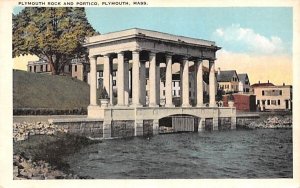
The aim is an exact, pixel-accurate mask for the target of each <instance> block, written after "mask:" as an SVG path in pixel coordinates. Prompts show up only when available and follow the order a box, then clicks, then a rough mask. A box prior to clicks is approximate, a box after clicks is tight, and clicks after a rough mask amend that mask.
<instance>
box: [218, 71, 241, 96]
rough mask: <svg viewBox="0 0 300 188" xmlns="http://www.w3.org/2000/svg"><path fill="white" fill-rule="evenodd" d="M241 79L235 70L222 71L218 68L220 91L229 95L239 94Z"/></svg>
mask: <svg viewBox="0 0 300 188" xmlns="http://www.w3.org/2000/svg"><path fill="white" fill-rule="evenodd" d="M239 81H240V80H239V77H238V74H237V73H236V71H235V70H226V71H221V70H220V68H218V72H217V82H218V84H219V86H218V89H219V90H223V91H224V93H225V94H227V93H237V92H238V91H239Z"/></svg>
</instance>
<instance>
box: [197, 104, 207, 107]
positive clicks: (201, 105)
mask: <svg viewBox="0 0 300 188" xmlns="http://www.w3.org/2000/svg"><path fill="white" fill-rule="evenodd" d="M196 107H205V105H204V104H196Z"/></svg>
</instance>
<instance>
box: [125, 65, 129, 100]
mask: <svg viewBox="0 0 300 188" xmlns="http://www.w3.org/2000/svg"><path fill="white" fill-rule="evenodd" d="M128 104H129V61H128V60H125V61H124V105H125V106H128Z"/></svg>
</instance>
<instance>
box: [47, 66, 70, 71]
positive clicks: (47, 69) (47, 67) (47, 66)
mask: <svg viewBox="0 0 300 188" xmlns="http://www.w3.org/2000/svg"><path fill="white" fill-rule="evenodd" d="M46 72H48V65H46ZM70 72H71V70H70Z"/></svg>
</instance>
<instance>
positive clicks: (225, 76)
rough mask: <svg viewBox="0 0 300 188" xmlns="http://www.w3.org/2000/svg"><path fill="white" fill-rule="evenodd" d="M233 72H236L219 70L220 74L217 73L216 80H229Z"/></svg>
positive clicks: (234, 72)
mask: <svg viewBox="0 0 300 188" xmlns="http://www.w3.org/2000/svg"><path fill="white" fill-rule="evenodd" d="M234 74H236V71H235V70H227V71H220V74H217V81H218V82H230V81H231V79H232V77H233V75H234Z"/></svg>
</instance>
